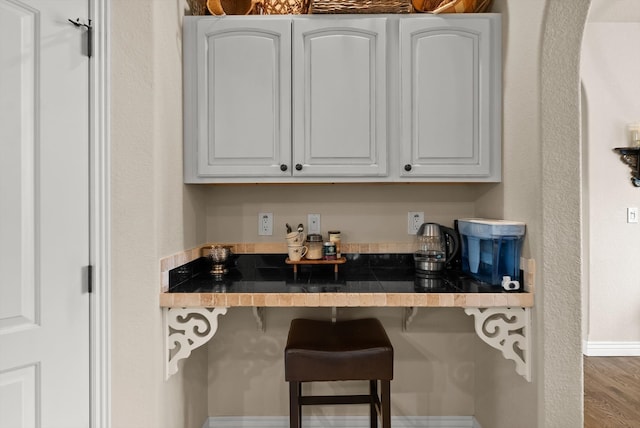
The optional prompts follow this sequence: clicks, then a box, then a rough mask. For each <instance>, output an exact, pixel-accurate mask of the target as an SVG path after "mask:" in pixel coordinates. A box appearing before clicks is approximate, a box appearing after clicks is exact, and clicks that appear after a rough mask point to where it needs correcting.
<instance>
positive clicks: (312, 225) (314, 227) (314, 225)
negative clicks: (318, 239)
mask: <svg viewBox="0 0 640 428" xmlns="http://www.w3.org/2000/svg"><path fill="white" fill-rule="evenodd" d="M307 233H320V214H307Z"/></svg>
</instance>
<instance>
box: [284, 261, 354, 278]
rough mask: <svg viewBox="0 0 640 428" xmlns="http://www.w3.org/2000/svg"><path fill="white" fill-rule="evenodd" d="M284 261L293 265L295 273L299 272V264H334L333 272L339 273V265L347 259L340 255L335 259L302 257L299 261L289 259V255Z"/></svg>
mask: <svg viewBox="0 0 640 428" xmlns="http://www.w3.org/2000/svg"><path fill="white" fill-rule="evenodd" d="M284 262H285V263H286V264H288V265H293V273H294V274H297V273H298V265H333V272H334V273H336V274H337V273H338V265H341V264H344V263H346V262H347V259H346V258H345V257H339V258H337V259H335V260H324V259H318V260H309V259H300V260H297V261H293V260H291V259H289V257H287V259H286V260H285V261H284Z"/></svg>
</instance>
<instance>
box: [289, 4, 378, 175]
mask: <svg viewBox="0 0 640 428" xmlns="http://www.w3.org/2000/svg"><path fill="white" fill-rule="evenodd" d="M386 25H387V18H382V17H381V18H359V19H343V18H342V17H340V18H336V17H332V18H319V17H312V18H304V17H301V18H299V19H298V18H297V19H295V20H294V21H293V69H294V82H293V141H294V142H293V164H294V165H295V170H294V172H293V174H294V176H301V177H318V176H325V177H334V176H341V177H348V176H351V177H367V176H380V177H383V176H385V175H387V135H386V134H387V110H386V105H387V99H386V93H387V82H386V55H387V47H386Z"/></svg>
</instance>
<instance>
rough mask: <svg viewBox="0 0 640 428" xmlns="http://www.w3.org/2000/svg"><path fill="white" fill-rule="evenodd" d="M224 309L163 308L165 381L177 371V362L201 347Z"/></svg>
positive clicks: (215, 326) (224, 311)
mask: <svg viewBox="0 0 640 428" xmlns="http://www.w3.org/2000/svg"><path fill="white" fill-rule="evenodd" d="M226 313H227V308H224V307H217V308H163V316H164V323H165V337H166V340H167V343H166V347H165V352H166V355H165V365H166V366H165V367H166V369H165V379H169V377H171V375H173V374H175V373H177V372H178V361H180V360H182V359H183V358H187V357H188V356H189V355H191V351H193V350H194V349H196V348H198V347H200V346H202V345H204V344H205V343H207V342H208V341H209V339H211V338H212V337H213V335H214V334H216V331H218V315H224V314H226Z"/></svg>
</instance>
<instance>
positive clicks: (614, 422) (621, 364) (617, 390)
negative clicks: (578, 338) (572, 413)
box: [584, 357, 640, 428]
mask: <svg viewBox="0 0 640 428" xmlns="http://www.w3.org/2000/svg"><path fill="white" fill-rule="evenodd" d="M584 427H585V428H625V427H629V428H636V427H640V357H584Z"/></svg>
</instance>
